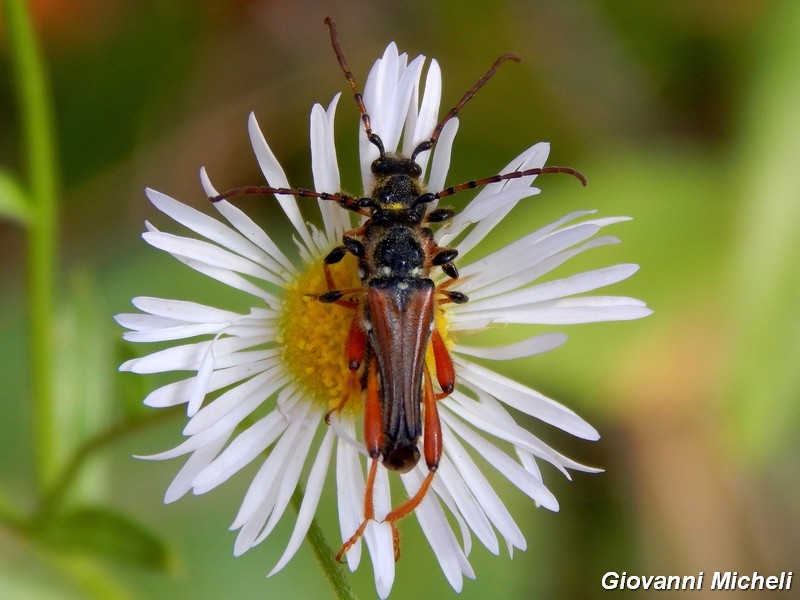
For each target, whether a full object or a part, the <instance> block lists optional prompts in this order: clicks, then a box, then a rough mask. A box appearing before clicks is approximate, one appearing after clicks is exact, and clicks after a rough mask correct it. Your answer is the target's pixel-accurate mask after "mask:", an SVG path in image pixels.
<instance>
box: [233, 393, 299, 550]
mask: <svg viewBox="0 0 800 600" xmlns="http://www.w3.org/2000/svg"><path fill="white" fill-rule="evenodd" d="M308 410H309V404H308V403H305V402H304V403H301V404H298V405H297V406H296V408H295V410H294V411H292V413H291V414H287V418H288V419H289V427H288V428H287V429H286V431H284V433H283V435H281V437H280V439H279V440H278V443H277V444H275V447H274V448H273V449H272V452H270V454H269V456H268V457H267V459H266V460H265V461H264V464H263V465H261V468H260V469H259V471H258V473H256V475H255V477H253V481H252V482H251V483H250V487H249V488H248V490H247V493H246V494H245V497H244V499H243V500H242V505H241V506H240V507H239V513H238V514H237V515H236V518H235V519H234V521H233V524H232V525H231V529H239V528H240V527H243V526H244V525H245V523H248V522H251V523H252V522H254V515H255V514H256V513H257V512H259V513H265V514H262V515H261V516H262V517H263V518H261V519H255V521H258V522H259V524H258V527H257V528H255V529H254V530H253V531H251V532H250V536H249V537H251V539H250V540H249V546H252V545H253V540H255V538H256V536H257V535H258V533H259V531H260V529H261V527H262V525H263V523H264V521H265V520H266V518H267V515H268V513H269V512H270V511H271V509H272V505H270V506H268V507H267V510H266V511H264V510H263V509H264V507H263V506H262V500H263V499H264V498H266V497H267V495H268V492H270V491H272V492H273V494H272V497H273V500H274V498H275V497H277V490H278V488H279V487H280V483H281V480H282V478H283V476H284V472H285V469H286V464H287V463H288V461H289V459H290V457H291V456H292V455H293V453H294V452H295V451H296V450H297V447H298V444H299V443H300V440H301V438H302V436H303V433H304V432H305V429H306V428H305V427H304V418H305V416H306V413H307V412H308ZM242 533H244V532H242ZM240 535H241V534H240ZM238 542H239V540H238V539H237V543H238ZM249 546H248V547H249Z"/></svg>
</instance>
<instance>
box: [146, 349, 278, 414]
mask: <svg viewBox="0 0 800 600" xmlns="http://www.w3.org/2000/svg"><path fill="white" fill-rule="evenodd" d="M276 364H277V359H273V360H272V361H265V360H259V361H254V362H249V363H245V364H239V365H235V366H233V367H229V368H227V369H216V370H215V371H214V373H213V374H212V375H211V380H210V381H209V382H208V386H207V393H210V392H215V391H217V390H219V389H222V388H224V387H228V386H229V385H232V384H234V383H236V382H238V381H241V380H243V379H247V378H248V377H251V376H253V375H255V374H257V373H261V372H263V371H265V370H267V369H269V368H272V367H274V366H275V365H276ZM196 380H197V378H196V377H189V378H188V379H183V380H181V381H175V382H173V383H168V384H167V385H164V386H162V387H160V388H157V389H155V390H153V391H152V392H150V393H149V394H148V395H147V397H146V398H145V399H144V400H143V403H144V404H145V405H146V406H152V407H155V408H166V407H168V406H177V405H178V404H183V403H184V402H186V401H187V400H188V398H189V395H190V394H191V391H192V389H193V388H194V386H195V382H196Z"/></svg>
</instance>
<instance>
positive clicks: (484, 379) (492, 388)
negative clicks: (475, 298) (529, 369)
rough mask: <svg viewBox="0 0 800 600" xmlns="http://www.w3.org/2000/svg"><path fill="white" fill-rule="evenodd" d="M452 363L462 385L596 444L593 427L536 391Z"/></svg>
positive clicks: (461, 361)
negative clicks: (473, 388) (479, 390)
mask: <svg viewBox="0 0 800 600" xmlns="http://www.w3.org/2000/svg"><path fill="white" fill-rule="evenodd" d="M455 362H456V365H457V367H458V369H459V370H458V373H459V375H460V376H461V377H462V379H463V380H464V381H465V382H467V383H470V384H471V385H473V386H477V387H479V388H481V389H483V390H485V391H487V392H488V393H490V394H491V395H492V396H494V397H495V398H498V399H499V400H501V401H502V402H503V403H504V404H508V405H509V406H513V407H514V408H516V409H517V410H520V411H522V412H524V413H525V414H528V415H531V416H532V417H536V418H537V419H540V420H542V421H544V422H545V423H550V424H551V425H553V426H555V427H558V428H559V429H563V430H564V431H566V432H568V433H571V434H572V435H574V436H577V437H580V438H583V439H586V440H596V439H598V438H599V437H600V436H599V435H598V433H597V430H596V429H595V428H594V427H592V426H591V425H589V423H587V422H586V421H584V420H583V419H582V418H581V417H579V416H578V415H577V414H575V413H574V412H573V411H571V410H570V409H568V408H567V407H566V406H564V405H562V404H559V403H558V402H556V401H555V400H552V399H551V398H548V397H547V396H545V395H543V394H540V393H539V392H537V391H536V390H532V389H531V388H529V387H526V386H524V385H522V384H520V383H517V382H516V381H514V380H513V379H509V378H508V377H504V376H502V375H500V374H499V373H495V372H494V371H491V370H489V369H487V368H485V367H481V366H480V365H477V364H475V363H473V362H469V361H467V360H465V359H461V358H456V361H455Z"/></svg>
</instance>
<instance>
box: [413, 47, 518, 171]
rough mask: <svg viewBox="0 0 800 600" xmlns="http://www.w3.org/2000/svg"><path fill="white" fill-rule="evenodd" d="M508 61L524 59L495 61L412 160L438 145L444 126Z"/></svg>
mask: <svg viewBox="0 0 800 600" xmlns="http://www.w3.org/2000/svg"><path fill="white" fill-rule="evenodd" d="M507 60H513V61H514V62H522V59H521V58H520V57H519V56H517V55H516V54H503V55H502V56H500V57H499V58H498V59H497V60H496V61H494V64H493V65H492V67H491V68H490V69H489V70H488V71H486V73H484V74H483V77H481V78H480V79H478V81H476V82H475V85H473V86H472V87H471V88H469V90H467V93H466V94H464V95H463V96H462V97H461V100H459V101H458V104H456V105H455V106H454V107H453V108H451V109H450V111H449V112H448V113H447V114H446V115H445V116H444V118H443V119H442V120H441V121H439V124H438V125H436V129H434V130H433V134H432V135H431V137H430V139H429V140H425V141H424V142H422V143H421V144H419V146H417V147H416V148H415V149H414V152H413V153H412V154H411V160H414V159H415V158H416V156H417V155H418V154H420V153H421V152H425V151H426V150H430V149H431V148H433V146H434V145H435V144H436V141H437V140H438V139H439V135H441V133H442V129H444V126H445V125H446V124H447V122H448V121H449V120H450V119H452V118H453V117H455V116H456V115H457V114H458V111H459V110H461V109H462V108H464V105H465V104H466V103H467V102H469V101H470V100H472V97H473V96H474V95H475V94H476V93H477V91H478V90H479V89H481V88H482V87H483V85H484V84H485V83H486V82H487V81H489V79H491V78H492V76H493V75H494V74H495V73H497V69H498V68H499V67H500V65H501V64H503V63H504V62H506V61H507Z"/></svg>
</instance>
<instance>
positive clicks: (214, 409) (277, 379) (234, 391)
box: [183, 369, 287, 435]
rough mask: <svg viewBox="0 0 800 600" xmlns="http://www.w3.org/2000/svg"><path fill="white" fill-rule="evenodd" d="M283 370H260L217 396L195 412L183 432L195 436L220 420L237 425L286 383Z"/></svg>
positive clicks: (218, 424)
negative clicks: (260, 371) (250, 377)
mask: <svg viewBox="0 0 800 600" xmlns="http://www.w3.org/2000/svg"><path fill="white" fill-rule="evenodd" d="M286 379H287V377H286V376H285V375H283V370H282V369H275V372H271V371H267V372H265V373H259V374H258V375H256V376H255V377H253V378H252V379H249V380H247V381H245V382H244V383H240V384H239V385H237V386H236V387H234V388H231V389H229V390H227V391H226V392H225V393H223V394H222V395H220V396H219V397H218V398H215V399H214V400H213V401H212V402H211V403H210V404H207V405H206V406H204V407H203V408H202V409H200V411H199V412H198V413H197V414H196V415H194V416H193V417H192V418H191V419H190V420H189V422H188V423H187V424H186V427H184V429H183V433H184V435H195V434H197V433H200V432H201V431H204V430H206V429H209V428H211V427H214V428H216V427H219V426H220V424H221V423H234V424H238V423H239V422H241V420H242V419H244V418H245V417H247V415H249V414H250V413H251V412H252V411H253V410H255V409H256V408H257V407H258V406H259V405H260V404H261V403H262V402H264V401H265V400H266V399H267V398H269V397H270V396H271V395H272V394H274V393H275V392H276V391H278V390H279V389H280V388H282V387H283V386H284V385H285V382H286Z"/></svg>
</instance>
